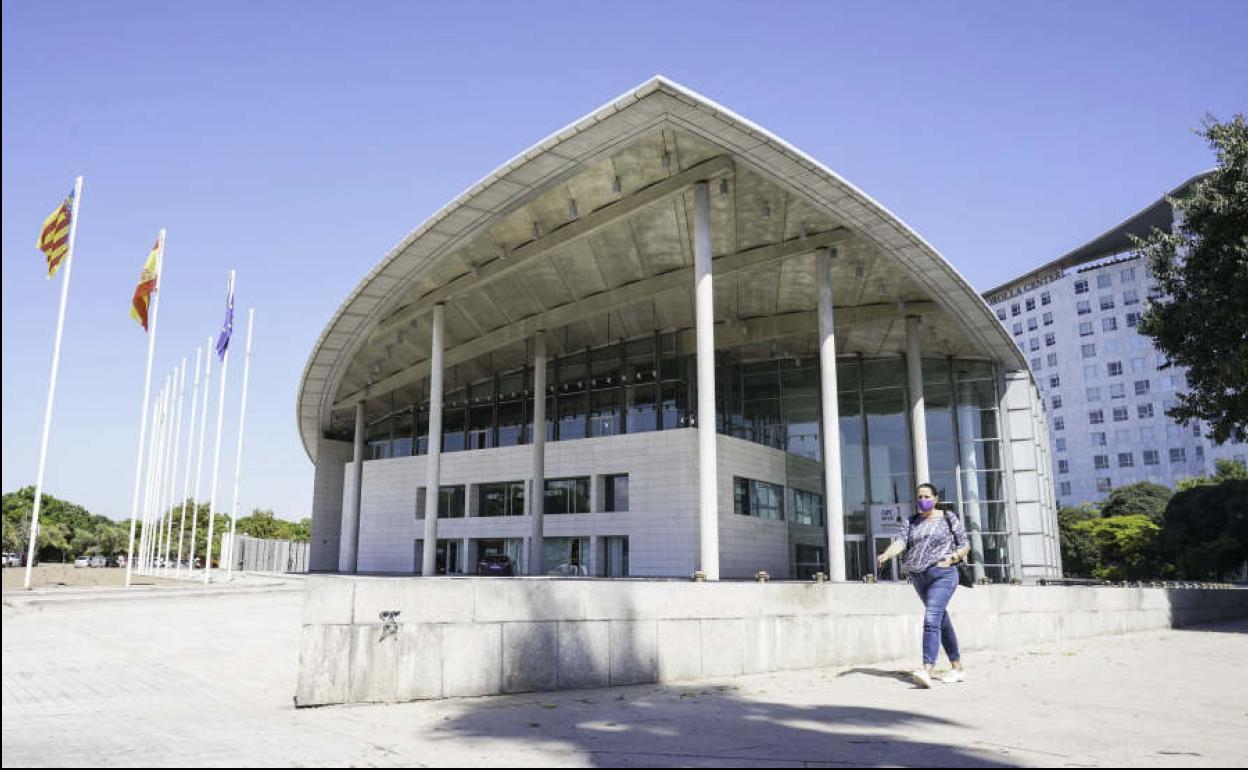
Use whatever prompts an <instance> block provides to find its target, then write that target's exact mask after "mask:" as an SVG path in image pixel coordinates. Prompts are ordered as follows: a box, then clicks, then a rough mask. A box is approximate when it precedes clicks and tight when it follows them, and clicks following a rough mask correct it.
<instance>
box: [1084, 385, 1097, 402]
mask: <svg viewBox="0 0 1248 770" xmlns="http://www.w3.org/2000/svg"><path fill="white" fill-rule="evenodd" d="M1084 399H1085V400H1087V401H1100V400H1101V389H1100V388H1099V387H1093V388H1087V389H1086V390H1085V391H1084Z"/></svg>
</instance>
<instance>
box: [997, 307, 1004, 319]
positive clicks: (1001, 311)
mask: <svg viewBox="0 0 1248 770" xmlns="http://www.w3.org/2000/svg"><path fill="white" fill-rule="evenodd" d="M997 320H1000V321H1004V320H1005V308H1004V307H999V308H997Z"/></svg>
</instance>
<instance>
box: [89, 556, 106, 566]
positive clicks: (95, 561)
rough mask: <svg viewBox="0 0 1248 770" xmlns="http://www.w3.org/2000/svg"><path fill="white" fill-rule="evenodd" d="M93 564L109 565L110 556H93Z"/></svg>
mask: <svg viewBox="0 0 1248 770" xmlns="http://www.w3.org/2000/svg"><path fill="white" fill-rule="evenodd" d="M91 566H92V567H107V566H108V558H107V557H104V556H92V557H91Z"/></svg>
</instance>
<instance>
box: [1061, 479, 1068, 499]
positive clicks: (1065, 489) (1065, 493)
mask: <svg viewBox="0 0 1248 770" xmlns="http://www.w3.org/2000/svg"><path fill="white" fill-rule="evenodd" d="M1058 488H1059V489H1061V492H1060V493H1059V494H1061V495H1063V496H1065V497H1069V496H1070V482H1069V481H1063V482H1062V483H1061V484H1059V485H1058Z"/></svg>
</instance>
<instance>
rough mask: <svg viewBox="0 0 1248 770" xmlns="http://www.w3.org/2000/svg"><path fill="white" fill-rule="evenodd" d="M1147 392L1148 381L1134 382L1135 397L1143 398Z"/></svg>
mask: <svg viewBox="0 0 1248 770" xmlns="http://www.w3.org/2000/svg"><path fill="white" fill-rule="evenodd" d="M1148 390H1149V381H1148V380H1136V381H1135V395H1137V396H1143V395H1145V394H1146V393H1148Z"/></svg>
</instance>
